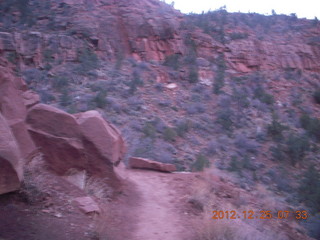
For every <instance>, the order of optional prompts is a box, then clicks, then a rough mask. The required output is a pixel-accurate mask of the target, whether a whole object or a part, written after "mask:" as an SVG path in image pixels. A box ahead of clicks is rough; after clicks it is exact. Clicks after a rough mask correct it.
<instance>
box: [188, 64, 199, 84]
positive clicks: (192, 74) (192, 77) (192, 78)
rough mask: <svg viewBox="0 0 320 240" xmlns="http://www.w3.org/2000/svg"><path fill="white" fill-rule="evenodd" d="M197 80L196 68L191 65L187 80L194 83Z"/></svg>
mask: <svg viewBox="0 0 320 240" xmlns="http://www.w3.org/2000/svg"><path fill="white" fill-rule="evenodd" d="M198 81H199V75H198V68H197V67H195V66H192V67H191V68H190V72H189V82H190V83H196V82H198Z"/></svg>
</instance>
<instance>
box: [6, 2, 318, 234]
mask: <svg viewBox="0 0 320 240" xmlns="http://www.w3.org/2000/svg"><path fill="white" fill-rule="evenodd" d="M0 57H1V58H0V59H1V60H0V66H1V67H2V68H3V69H10V70H8V71H11V69H12V71H13V74H12V75H14V78H17V79H19V78H20V77H21V78H22V79H23V80H24V81H25V82H26V84H27V87H28V89H30V90H32V91H33V92H35V93H36V94H38V95H39V97H40V101H41V103H43V104H48V105H50V106H51V107H55V108H58V109H61V110H63V111H66V112H68V113H69V114H70V116H75V117H74V118H75V119H76V121H78V123H79V126H80V122H81V121H80V120H79V119H78V117H77V116H86V115H85V114H80V115H77V114H79V113H83V112H86V111H90V110H97V111H98V112H99V114H100V115H101V116H102V117H103V118H104V119H106V120H107V121H109V122H110V123H112V124H113V125H114V126H116V128H118V129H119V130H120V131H121V134H122V136H123V137H124V139H125V142H126V143H127V144H126V145H127V146H126V148H127V151H126V154H125V155H124V156H123V159H124V162H125V163H127V161H128V159H129V158H130V157H132V156H134V157H144V158H148V159H153V160H156V161H159V162H163V163H172V164H174V165H175V166H176V167H177V168H178V171H182V172H185V171H186V172H192V173H190V174H191V175H192V177H190V179H189V178H188V179H187V180H185V181H186V182H188V181H190V185H192V183H194V182H195V181H194V180H193V176H194V175H197V174H199V176H200V177H199V178H200V179H202V180H203V181H204V183H203V185H204V186H203V189H204V190H203V191H202V193H201V194H200V193H199V194H198V193H197V194H195V195H196V197H192V196H191V197H190V198H188V200H187V201H186V202H185V204H186V206H187V207H186V208H191V209H192V208H196V209H195V210H194V211H191V210H190V211H191V212H192V214H193V215H192V216H194V218H195V219H198V218H201V217H200V216H203V215H205V214H206V213H207V212H210V211H213V210H214V206H215V207H216V208H218V207H221V208H223V209H226V210H232V209H233V207H235V206H237V208H239V209H241V210H243V209H244V208H246V209H247V208H250V207H255V209H259V210H272V211H278V210H288V209H290V210H291V211H296V210H300V209H304V210H307V211H308V213H309V215H310V217H309V219H308V221H305V222H303V221H294V220H292V219H291V220H290V221H289V222H286V223H284V221H283V222H281V223H279V222H278V223H276V224H275V225H276V226H274V229H276V230H275V232H274V234H276V233H279V232H281V230H280V229H281V227H283V226H282V225H281V224H282V223H283V224H284V225H285V229H284V230H283V232H281V234H284V235H283V236H282V239H286V238H287V239H299V237H301V236H305V237H306V235H307V234H308V235H309V237H310V238H311V237H313V238H314V239H319V236H320V233H319V230H318V229H319V225H320V222H319V220H318V219H319V218H318V216H319V211H320V205H319V202H320V175H319V167H320V148H319V146H320V61H319V59H320V23H319V22H318V20H317V19H315V20H307V19H298V18H297V17H296V16H295V15H294V14H292V15H290V16H285V15H276V14H274V15H272V16H263V15H260V14H256V13H250V14H243V13H228V12H226V11H225V10H224V9H219V10H216V11H211V12H208V13H203V14H190V15H184V14H181V13H180V12H179V11H177V10H175V9H174V8H172V7H171V6H170V5H167V4H165V3H164V2H161V1H158V0H135V1H128V0H127V1H122V0H119V1H116V0H95V1H89V0H81V1H76V0H50V1H39V0H14V1H1V2H0ZM10 74H11V73H10ZM10 74H9V75H10ZM6 76H8V75H6ZM4 78H5V77H4ZM12 78H13V77H12ZM15 81H16V82H17V80H15ZM3 92H5V90H3ZM10 96H14V94H12V95H10ZM0 100H1V99H0ZM1 109H3V107H2V105H0V112H1ZM37 116H38V115H35V118H36V117H37ZM70 116H69V115H68V118H73V117H70ZM5 117H6V116H5ZM65 118H67V116H65ZM65 118H63V119H65ZM80 118H81V117H80ZM41 120H43V119H41ZM8 121H9V120H8ZM32 121H36V120H34V119H33V120H32ZM32 121H31V122H32ZM43 121H45V119H44V120H43ZM48 122H50V124H53V125H54V127H53V128H55V129H56V130H57V129H58V128H59V127H60V126H58V124H54V123H55V120H53V118H52V119H50V121H49V120H48ZM27 124H29V125H30V121H29V122H27ZM46 126H47V125H46ZM68 126H69V125H68ZM70 126H71V125H70ZM103 126H105V125H103ZM108 126H109V125H108ZM110 126H111V125H110ZM32 127H34V128H36V127H37V126H32ZM110 128H113V127H110ZM65 129H68V127H66V128H65ZM69 130H70V132H71V133H70V134H71V135H72V136H71V135H70V136H71V137H70V136H69V135H68V134H69V133H68V134H67V135H68V136H67V137H70V139H73V138H77V139H78V135H79V134H78V133H77V131H78V130H77V129H73V128H72V129H69ZM37 131H38V130H37ZM37 131H35V132H36V133H33V135H32V134H31V135H32V137H34V136H38V135H37V134H39V133H38V132H37ZM41 131H42V130H41ZM57 131H58V130H57ZM31 132H32V131H31ZM97 132H98V130H97ZM49 133H50V134H52V132H49ZM59 134H62V135H61V136H60V135H59V136H58V137H59V138H60V137H65V136H64V134H63V133H61V132H60V133H59ZM53 135H54V134H53ZM111 135H112V134H111ZM75 136H76V137H75ZM86 137H87V135H86ZM119 138H120V137H119ZM37 139H38V141H35V143H36V144H38V145H40V144H41V143H42V147H43V148H44V149H45V146H43V145H45V144H44V143H43V139H42V138H37ZM54 141H56V139H55V138H54V139H53V140H52V139H51V138H50V141H49V140H48V141H47V143H53V142H54ZM59 141H60V140H59ZM68 141H69V140H68ZM81 141H82V140H81ZM70 142H71V140H70ZM120 142H121V143H120ZM118 143H119V145H121V144H122V140H118V142H117V144H118ZM63 144H64V142H63ZM117 144H115V145H114V146H116V147H115V148H117ZM83 145H84V146H87V145H86V142H85V141H84V142H83ZM71 146H72V147H73V145H72V143H71ZM90 146H91V145H90ZM31 148H32V147H30V149H31ZM88 148H90V150H88V151H92V152H94V154H98V153H96V152H95V149H94V148H93V147H88ZM110 148H111V147H110ZM119 148H121V150H119V149H117V151H115V152H117V153H115V154H119V156H122V154H124V150H123V146H122V145H121V147H119ZM81 149H82V148H81ZM77 150H78V149H77ZM118 150H119V151H118ZM50 151H52V149H47V153H51V152H50ZM79 152H80V153H79V156H82V155H81V154H82V152H81V151H80V150H79ZM118 152H119V153H118ZM77 154H78V152H77ZM94 154H93V155H94ZM99 154H100V152H99ZM48 155H50V154H48ZM67 155H68V154H67V151H66V154H65V155H58V156H57V157H56V158H55V159H57V161H58V160H59V159H60V158H66V159H68V156H67ZM102 155H103V154H102ZM74 156H75V154H73V157H74ZM77 156H78V155H77ZM95 156H101V155H95ZM103 156H105V155H103ZM59 161H60V162H59ZM59 161H58V162H59V164H62V165H63V164H64V163H63V161H61V160H59ZM70 161H71V160H70ZM108 161H109V160H108ZM119 161H120V160H119ZM85 162H86V161H85V160H83V162H81V163H83V165H81V167H83V168H84V169H85V168H86V167H88V166H89V168H91V167H92V164H88V165H85ZM102 162H103V161H101V162H99V163H97V165H98V166H99V167H97V168H100V164H101V166H102V165H103V163H102ZM49 163H50V160H49ZM59 164H57V165H55V166H54V168H55V169H58V170H59V171H58V174H59V175H65V174H66V172H67V171H64V172H63V171H60V170H61V169H60V165H59ZM108 164H109V165H108V167H107V169H108V170H107V171H110V172H112V171H113V170H112V167H111V165H112V164H114V165H117V164H118V160H115V159H113V158H112V160H110V161H109V162H108ZM63 166H64V165H63ZM66 168H67V167H66ZM101 169H102V167H101ZM64 170H65V169H64ZM91 170H92V171H91V174H92V175H95V174H96V170H95V169H94V168H92V169H91ZM202 171H204V172H202ZM193 172H199V173H193ZM128 174H129V175H132V178H131V179H133V180H132V181H133V182H134V174H133V173H131V172H130V173H128ZM111 175H112V177H111V178H112V179H113V180H112V181H109V182H108V184H110V185H112V187H113V188H118V186H120V185H121V183H119V182H118V180H117V177H115V176H113V172H112V174H111ZM171 178H175V177H174V176H171V175H170V176H168V179H171ZM140 180H141V179H140ZM130 181H131V180H130ZM142 182H144V180H141V183H142ZM155 182H156V180H155ZM136 184H137V185H139V183H136ZM199 184H200V183H199ZM129 185H130V184H129ZM200 185H201V184H200ZM163 186H164V185H163ZM163 186H162V188H164V187H163ZM165 186H170V183H169V184H168V185H165ZM210 186H211V187H210ZM217 186H219V188H220V189H222V190H221V191H222V192H223V191H224V190H225V189H227V192H228V191H229V190H228V189H231V190H230V192H231V196H229V197H228V194H226V195H224V194H221V193H219V191H217V190H216V189H217V188H215V187H217ZM195 188H196V189H197V186H196V187H195ZM213 188H214V189H215V190H214V191H213V190H212V189H213ZM219 188H218V189H219ZM210 189H211V190H212V191H211V190H210ZM190 191H191V192H192V191H193V190H192V189H190ZM195 191H196V190H195ZM139 192H141V191H139ZM191 192H189V190H188V191H187V192H184V193H183V194H187V195H188V194H191V195H192V193H191ZM211 194H213V195H211ZM142 195H143V194H142ZM213 196H214V197H213ZM211 198H216V203H211V202H210V201H209V199H211ZM229 198H230V199H229ZM237 198H239V199H240V200H235V199H237ZM269 198H270V199H269ZM115 199H116V197H115ZM190 199H193V200H190ZM194 199H196V201H194ZM199 199H201V200H199ZM266 199H268V200H269V203H268V204H270V205H268V204H265V205H263V204H262V205H260V201H263V200H266ZM115 201H116V200H115ZM224 201H225V204H227V203H228V204H231V205H230V206H229V209H228V207H226V206H224V204H223V202H224ZM199 202H200V209H201V210H199V209H197V206H198V204H199ZM271 202H272V203H271ZM217 203H219V204H217ZM114 204H116V203H114ZM215 204H216V205H215ZM263 206H265V207H267V208H273V209H261V207H263ZM280 206H281V207H280ZM198 208H199V206H198ZM279 208H281V209H279ZM239 211H240V210H239ZM169 215H170V213H168V212H167V216H169ZM173 218H174V217H173ZM188 224H191V223H186V225H188ZM272 224H274V223H271V225H270V226H273V225H272ZM277 224H278V225H277ZM249 225H254V224H249ZM266 225H268V224H266ZM270 226H267V227H266V228H265V229H264V227H263V224H260V223H259V224H258V223H257V226H254V227H253V228H254V229H259V228H262V230H261V229H260V230H261V232H266V229H268V227H270ZM299 234H301V235H299ZM265 236H266V237H265V239H269V238H272V236H271V235H269V236H267V235H265ZM0 237H1V235H0ZM5 239H6V238H5ZM202 239H214V238H204V237H202ZM229 239H234V238H231V237H230V238H229ZM262 239H263V238H262Z"/></svg>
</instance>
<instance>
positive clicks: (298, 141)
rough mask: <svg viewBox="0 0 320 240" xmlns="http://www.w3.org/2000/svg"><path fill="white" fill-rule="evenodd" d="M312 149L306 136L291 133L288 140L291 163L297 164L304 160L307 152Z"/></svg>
mask: <svg viewBox="0 0 320 240" xmlns="http://www.w3.org/2000/svg"><path fill="white" fill-rule="evenodd" d="M309 149H310V145H309V141H308V138H307V137H306V136H303V135H302V136H301V135H294V134H290V135H289V138H288V140H287V153H288V156H289V158H290V161H291V164H292V165H293V166H295V165H296V164H297V163H298V162H302V161H303V159H304V157H305V155H306V152H307V151H308V150H309Z"/></svg>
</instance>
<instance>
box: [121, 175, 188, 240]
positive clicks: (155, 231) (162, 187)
mask: <svg viewBox="0 0 320 240" xmlns="http://www.w3.org/2000/svg"><path fill="white" fill-rule="evenodd" d="M121 175H122V176H123V177H125V178H126V179H127V180H128V181H130V182H132V183H133V184H134V186H135V187H136V191H137V192H138V195H139V201H138V202H136V204H135V206H134V208H135V209H131V210H132V211H133V212H134V213H135V216H134V217H133V218H134V219H132V220H133V221H134V222H135V223H136V224H135V225H136V227H135V230H134V232H133V234H132V236H133V237H132V240H163V239H166V240H188V239H190V228H189V227H188V223H187V222H186V216H184V213H183V210H182V209H181V204H180V203H179V201H181V200H182V198H183V196H181V195H180V194H179V191H177V189H176V188H177V186H179V184H183V181H182V179H181V178H179V176H178V174H177V175H176V174H166V173H158V172H153V171H145V170H124V171H122V173H121Z"/></svg>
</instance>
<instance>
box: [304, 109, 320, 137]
mask: <svg viewBox="0 0 320 240" xmlns="http://www.w3.org/2000/svg"><path fill="white" fill-rule="evenodd" d="M300 123H301V126H302V127H303V128H304V129H305V130H306V131H307V132H308V134H309V135H310V136H313V137H315V138H316V139H317V140H318V141H320V120H319V119H317V118H312V117H309V116H308V115H307V114H303V115H302V116H301V118H300Z"/></svg>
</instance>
